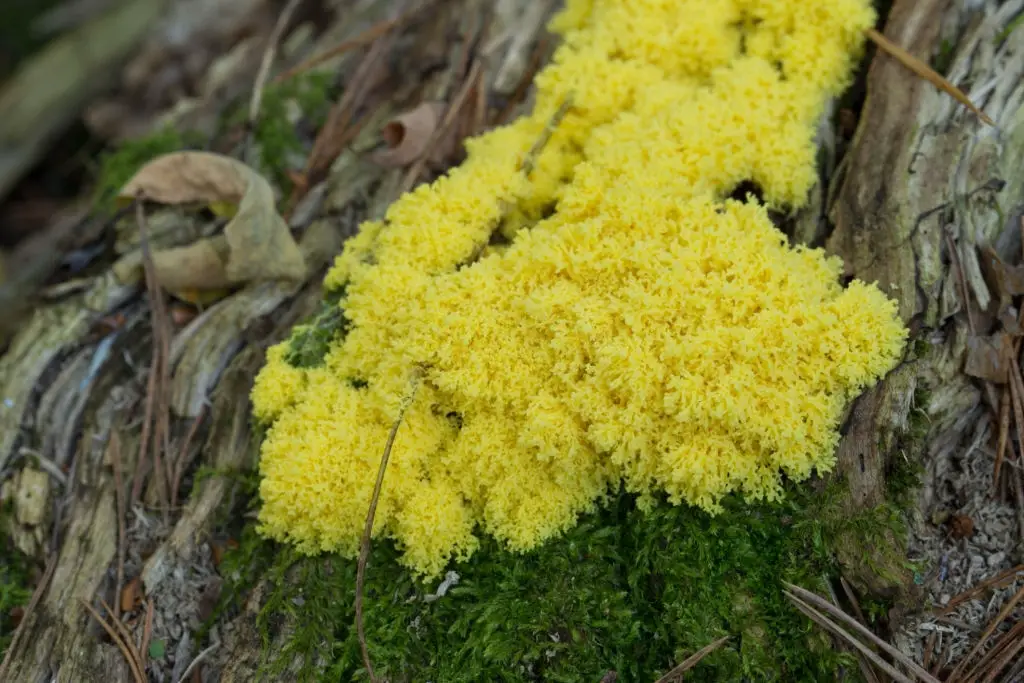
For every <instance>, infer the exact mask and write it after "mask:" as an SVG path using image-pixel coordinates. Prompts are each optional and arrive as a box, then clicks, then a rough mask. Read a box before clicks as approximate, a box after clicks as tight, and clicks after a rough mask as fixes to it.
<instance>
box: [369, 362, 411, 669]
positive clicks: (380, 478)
mask: <svg viewBox="0 0 1024 683" xmlns="http://www.w3.org/2000/svg"><path fill="white" fill-rule="evenodd" d="M420 377H421V372H420V369H419V368H416V369H415V370H414V371H413V373H412V378H411V379H410V382H409V384H410V386H409V391H408V392H407V393H406V395H405V398H404V399H403V400H402V405H401V406H400V407H399V409H398V417H397V418H395V423H394V424H393V425H391V432H390V433H388V440H387V443H386V444H385V445H384V454H383V455H382V456H381V458H380V467H378V468H377V481H376V482H374V484H373V494H372V496H371V497H370V507H369V509H368V510H367V512H366V526H365V527H364V528H363V537H362V538H361V539H360V542H359V562H358V564H357V565H356V604H355V612H356V634H357V635H358V637H359V649H360V651H361V652H362V655H363V664H364V665H365V666H366V674H367V676H369V678H370V683H376V682H377V677H376V676H375V675H374V673H373V663H372V662H371V660H370V649H369V647H368V646H367V644H366V629H365V627H364V624H363V584H364V583H365V582H366V562H367V560H368V559H369V557H370V537H371V535H372V534H373V518H374V516H376V514H377V502H378V501H379V500H380V490H381V487H382V486H383V485H384V473H385V472H386V471H387V468H388V460H389V459H390V458H391V449H392V447H393V446H394V445H395V437H396V436H398V428H399V427H401V426H402V420H403V418H405V411H406V410H408V409H409V406H410V405H411V404H412V402H413V399H414V398H416V390H417V389H418V388H419V384H420Z"/></svg>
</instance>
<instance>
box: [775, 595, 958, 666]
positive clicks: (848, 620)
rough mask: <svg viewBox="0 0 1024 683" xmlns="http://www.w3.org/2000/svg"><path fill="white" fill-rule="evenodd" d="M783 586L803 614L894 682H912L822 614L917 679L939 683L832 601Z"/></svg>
mask: <svg viewBox="0 0 1024 683" xmlns="http://www.w3.org/2000/svg"><path fill="white" fill-rule="evenodd" d="M783 585H784V586H785V587H786V588H787V589H788V590H784V591H783V593H784V594H785V595H786V597H788V598H789V599H790V600H791V601H793V603H794V604H795V605H796V607H797V608H798V609H800V611H801V612H803V613H804V614H806V615H807V616H808V617H810V618H811V619H812V620H814V621H815V622H816V623H818V624H820V625H822V626H825V628H828V629H829V630H831V631H832V632H833V633H835V634H836V635H839V636H841V637H842V638H843V639H844V640H845V641H847V642H848V643H849V644H851V645H853V646H854V647H856V648H857V649H858V650H860V651H861V652H862V653H863V654H864V656H866V657H867V658H868V659H870V660H871V661H872V663H874V664H875V666H878V667H880V668H881V669H882V670H883V671H885V673H887V674H888V675H889V676H891V677H892V678H893V679H895V680H897V681H909V680H910V679H908V678H907V677H906V676H905V675H904V674H902V673H900V672H899V671H897V670H896V669H895V668H893V667H892V666H891V665H889V664H888V663H887V662H886V661H885V660H883V659H882V658H881V657H879V656H878V655H877V654H875V652H874V650H872V649H871V648H869V647H868V646H867V645H864V644H863V643H862V642H860V641H859V640H858V639H857V638H855V637H853V636H851V635H850V634H849V633H847V632H846V631H845V630H843V628H842V627H840V626H839V625H837V624H836V623H835V622H832V621H831V620H830V619H828V618H827V617H826V616H825V615H824V614H822V612H827V613H828V614H829V615H831V616H833V617H835V618H836V619H838V620H840V621H842V622H843V623H844V624H846V625H847V626H849V627H851V628H852V629H853V630H854V632H855V633H857V634H859V635H860V636H861V637H863V638H866V639H868V640H869V641H870V642H871V643H872V644H874V645H875V646H877V647H879V648H881V649H882V650H883V651H884V652H885V653H886V654H888V655H889V656H890V657H892V658H893V659H895V660H896V661H897V662H899V663H900V664H902V665H903V666H905V667H906V668H907V670H908V671H910V672H911V673H912V674H913V675H914V676H916V677H917V678H919V679H920V680H922V681H926V683H939V682H938V681H937V680H936V679H935V678H934V677H933V676H932V675H931V674H929V673H928V672H927V671H925V670H924V669H922V668H921V667H920V666H918V665H917V663H915V662H914V661H913V660H912V659H910V658H909V657H907V656H906V655H905V654H903V653H902V652H900V651H899V650H897V649H896V648H895V647H893V646H892V645H890V644H889V643H887V642H885V641H884V640H882V639H881V638H879V637H878V636H876V635H875V634H874V633H872V632H871V630H870V629H868V628H867V627H866V626H864V625H862V624H861V623H860V622H859V621H857V620H856V619H854V618H853V617H851V616H850V615H849V614H847V613H846V612H844V611H843V610H841V609H839V608H838V607H836V606H835V605H833V604H832V603H830V602H829V601H828V600H825V599H824V598H822V597H821V596H819V595H815V594H814V593H812V592H811V591H809V590H807V589H806V588H801V587H800V586H797V585H794V584H792V583H788V582H784V583H783ZM811 605H813V606H814V607H812V606H811ZM815 608H817V609H815ZM818 609H820V610H821V612H818ZM812 614H814V615H815V616H812Z"/></svg>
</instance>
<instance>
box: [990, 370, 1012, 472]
mask: <svg viewBox="0 0 1024 683" xmlns="http://www.w3.org/2000/svg"><path fill="white" fill-rule="evenodd" d="M1013 386H1014V385H1013V381H1012V380H1011V381H1010V386H1009V387H1007V388H1006V389H1003V400H1002V401H1000V402H999V441H998V443H997V445H996V464H995V467H994V468H993V469H992V488H993V489H995V490H997V491H998V489H999V472H1000V470H1001V469H1002V466H1003V458H1004V457H1006V441H1007V439H1008V438H1009V436H1010V402H1011V401H1012V399H1011V397H1010V392H1011V391H1012V387H1013Z"/></svg>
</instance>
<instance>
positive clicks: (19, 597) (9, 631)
mask: <svg viewBox="0 0 1024 683" xmlns="http://www.w3.org/2000/svg"><path fill="white" fill-rule="evenodd" d="M4 516H5V515H3V514H0V525H2V524H3V522H4V521H5V520H4ZM31 595H32V589H31V588H30V587H29V563H28V558H26V557H25V556H24V555H22V554H21V553H20V552H18V551H17V550H16V549H15V548H14V546H13V544H12V543H11V541H10V539H9V538H8V537H7V535H6V534H5V533H0V659H3V656H4V653H5V652H6V651H7V648H8V647H9V646H10V644H11V638H12V637H13V635H14V629H15V628H16V627H17V620H16V619H15V614H16V612H17V608H19V607H22V606H23V605H25V603H27V602H28V600H29V597H31Z"/></svg>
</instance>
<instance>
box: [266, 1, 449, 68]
mask: <svg viewBox="0 0 1024 683" xmlns="http://www.w3.org/2000/svg"><path fill="white" fill-rule="evenodd" d="M434 2H435V0H426V2H422V3H420V4H419V5H418V6H417V7H413V8H412V9H410V10H407V11H406V12H403V13H402V14H399V15H398V16H397V17H394V18H392V19H385V20H383V21H378V22H377V23H376V24H374V25H373V26H371V27H370V28H368V29H366V30H365V31H363V32H362V33H360V34H359V35H357V36H356V37H355V38H350V39H349V40H345V41H343V42H341V43H338V44H337V45H335V46H334V47H332V48H328V49H327V50H325V51H324V52H321V53H320V54H318V55H316V56H315V57H311V58H310V59H307V60H306V61H304V62H302V63H301V64H299V65H297V66H294V67H292V68H291V69H288V70H287V71H285V72H284V73H283V74H280V75H279V76H277V78H275V79H274V80H273V81H271V82H272V83H275V84H276V83H280V82H282V81H286V80H288V79H289V78H294V77H295V76H298V75H299V74H300V73H302V72H303V71H309V70H310V69H312V68H313V67H316V66H320V65H321V64H323V63H324V62H326V61H328V60H331V59H334V58H335V57H339V56H341V55H343V54H345V53H346V52H351V51H352V50H357V49H359V48H361V47H366V46H367V45H369V44H370V43H372V42H373V41H375V40H377V39H378V38H380V37H381V36H382V35H384V34H385V33H388V32H389V31H391V30H392V29H394V28H397V27H399V26H401V25H402V24H404V23H406V22H407V21H409V20H410V19H412V18H413V17H415V16H416V15H417V14H419V13H420V12H422V11H423V10H424V9H426V8H427V7H429V6H430V5H432V4H433V3H434Z"/></svg>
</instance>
